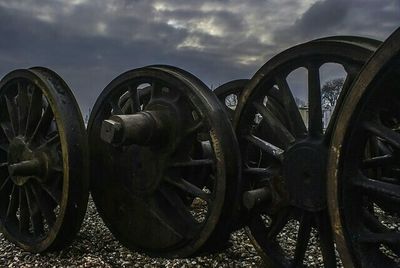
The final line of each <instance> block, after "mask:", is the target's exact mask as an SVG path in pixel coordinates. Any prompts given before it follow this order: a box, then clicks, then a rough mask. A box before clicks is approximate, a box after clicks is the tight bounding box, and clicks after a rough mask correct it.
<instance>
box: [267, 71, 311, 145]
mask: <svg viewBox="0 0 400 268" xmlns="http://www.w3.org/2000/svg"><path fill="white" fill-rule="evenodd" d="M275 82H276V84H277V85H278V87H279V91H280V93H281V97H282V100H283V106H284V108H285V109H286V110H287V114H288V116H289V117H290V118H291V120H289V123H290V126H291V129H292V131H293V133H294V136H295V137H301V136H303V135H304V134H305V133H307V128H306V126H305V125H304V121H303V118H302V117H301V114H300V111H299V108H298V107H297V104H296V102H295V100H294V97H293V94H292V91H291V90H290V87H289V85H288V83H287V81H286V78H285V77H283V76H281V75H278V76H276V77H275Z"/></svg>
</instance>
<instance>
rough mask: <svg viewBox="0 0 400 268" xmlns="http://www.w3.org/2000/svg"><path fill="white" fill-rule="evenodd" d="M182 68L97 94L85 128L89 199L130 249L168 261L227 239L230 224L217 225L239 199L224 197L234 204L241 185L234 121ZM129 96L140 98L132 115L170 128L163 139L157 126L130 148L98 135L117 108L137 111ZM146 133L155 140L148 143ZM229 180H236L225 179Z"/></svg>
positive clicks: (156, 69) (124, 79)
mask: <svg viewBox="0 0 400 268" xmlns="http://www.w3.org/2000/svg"><path fill="white" fill-rule="evenodd" d="M178 70H179V69H177V68H175V67H170V66H151V67H146V68H141V69H136V70H132V71H129V72H127V73H125V74H122V75H121V76H119V77H118V78H116V79H115V80H114V81H113V82H111V83H110V84H109V85H108V86H107V87H106V89H105V90H104V91H103V93H102V94H101V95H100V97H99V99H98V100H97V102H96V105H95V108H94V109H93V112H92V114H91V118H90V120H89V127H88V129H89V130H88V131H89V137H90V148H91V150H92V160H91V161H92V164H91V165H92V178H93V179H92V181H91V184H92V194H93V199H94V201H95V204H96V206H97V208H98V210H99V213H100V215H101V216H102V218H103V220H104V221H105V223H106V224H107V226H108V227H109V229H110V230H111V231H112V232H113V234H114V235H115V236H116V237H117V239H119V240H120V241H121V242H122V243H124V244H125V245H127V246H128V247H130V248H134V249H138V250H142V251H145V252H146V253H148V254H151V255H157V256H166V257H173V256H179V257H182V256H188V255H191V254H194V253H196V252H198V251H199V250H200V249H202V248H204V247H207V246H208V245H210V247H211V244H210V241H214V240H215V239H216V237H218V236H223V234H218V232H219V231H221V232H222V233H226V234H225V235H228V234H229V231H230V227H229V223H227V222H226V221H224V223H226V224H228V226H225V228H226V230H219V229H221V228H222V226H221V227H218V226H219V225H221V223H220V222H219V221H220V218H225V217H224V214H227V215H226V218H230V216H228V215H230V214H231V213H233V212H232V211H233V210H235V209H237V208H236V207H235V206H237V202H238V201H236V202H233V203H227V202H225V200H226V199H227V198H230V200H234V198H232V195H237V193H238V190H235V189H234V188H236V187H239V186H237V185H239V179H238V178H237V174H235V172H237V167H238V166H239V165H238V163H237V159H236V156H228V154H227V150H228V148H229V146H227V145H228V144H229V145H231V146H232V148H233V150H235V146H236V148H237V144H235V142H236V141H235V139H234V134H233V130H232V128H231V127H230V124H229V120H228V119H227V117H226V115H225V114H224V113H222V111H221V110H220V109H222V108H219V107H220V106H219V104H218V100H217V99H216V98H215V97H214V96H213V95H212V93H211V92H210V90H209V89H208V88H206V87H205V86H204V85H203V84H202V83H200V82H199V80H197V79H194V78H193V76H190V75H187V73H186V72H184V71H182V72H179V71H178ZM141 85H147V89H148V90H150V92H148V93H147V94H150V97H149V98H148V102H146V101H143V98H142V97H141V93H140V89H139V90H138V88H140V87H141ZM128 86H130V88H129V90H128ZM128 91H130V92H132V93H131V94H130V95H131V96H138V97H136V98H135V99H133V100H132V101H131V103H137V105H136V109H135V110H134V113H133V114H134V115H135V116H147V115H148V114H150V116H151V117H153V118H155V121H156V122H162V124H165V125H164V126H163V127H161V128H162V130H161V132H162V135H159V134H157V133H159V132H158V127H156V128H157V131H155V132H154V133H155V134H154V136H151V135H152V134H149V133H150V132H147V133H146V132H142V133H139V135H136V134H135V135H136V136H135V138H134V139H135V140H134V141H132V142H128V143H127V144H125V145H110V144H107V143H105V142H104V141H103V140H102V139H101V135H100V133H101V131H103V130H104V129H103V128H104V127H103V128H102V124H103V120H105V119H109V118H110V120H111V119H113V118H114V119H115V116H114V117H110V115H111V114H112V111H117V113H119V114H130V113H132V109H131V110H129V109H128V110H125V109H124V108H123V105H124V104H123V101H121V96H123V95H124V94H126V92H128ZM143 96H145V94H143ZM110 103H114V104H110ZM118 103H120V105H122V108H121V107H119V105H118ZM213 109H214V111H213ZM114 115H115V114H114ZM121 118H122V117H121ZM145 120H147V119H145ZM135 122H138V121H137V120H136V121H135ZM217 122H219V125H218V124H217ZM146 124H147V123H146ZM151 124H153V123H151ZM138 128H140V126H138ZM171 131H172V132H171ZM151 133H153V132H151ZM144 134H146V135H147V134H148V135H149V136H151V137H150V139H149V140H148V139H147V137H146V140H143V139H142V138H143V137H145V135H144ZM222 136H224V137H223V138H224V140H222ZM103 139H104V138H103ZM161 140H162V142H160V141H161ZM204 147H207V148H208V149H207V148H206V149H205V148H204ZM229 149H231V148H229ZM204 151H207V154H203V152H204ZM199 152H200V155H199ZM96 156H98V157H96ZM132 161H133V162H132ZM132 163H133V164H132ZM150 163H156V164H155V165H153V166H152V165H150ZM99 167H100V168H99ZM228 168H231V169H233V170H231V171H230V170H228ZM110 172H111V173H110ZM132 174H133V175H132ZM134 174H139V175H134ZM193 174H194V175H193ZM132 176H133V178H132ZM228 176H229V178H231V177H230V176H232V178H233V181H232V182H227V181H226V177H228ZM110 177H111V178H113V180H114V181H112V180H110V179H109V178H110ZM205 178H207V180H206V181H204V179H205ZM146 181H147V182H149V183H147V184H146V183H145V182H146ZM232 187H234V188H232ZM205 188H207V189H205ZM110 200H113V202H112V203H113V205H112V204H110ZM121 207H122V208H123V209H121ZM117 208H119V209H117ZM202 209H203V211H200V210H202ZM204 210H205V211H204ZM225 210H226V211H229V213H228V212H224V211H225ZM192 213H193V214H194V215H197V216H195V217H194V216H193V215H192ZM116 218H122V220H118V221H116V220H115V219H116ZM144 235H145V236H146V237H145V238H144V237H143V236H144ZM214 242H217V241H214Z"/></svg>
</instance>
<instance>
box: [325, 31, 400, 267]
mask: <svg viewBox="0 0 400 268" xmlns="http://www.w3.org/2000/svg"><path fill="white" fill-rule="evenodd" d="M399 44H400V29H398V30H397V31H396V32H395V33H393V34H392V35H391V37H389V38H388V39H387V40H386V41H385V42H384V43H383V45H382V46H381V47H380V48H379V50H378V51H377V52H376V53H375V54H374V55H373V57H372V58H371V59H370V60H369V61H368V63H367V64H366V65H365V66H364V68H363V70H362V71H361V72H360V74H359V76H358V77H357V79H356V80H355V82H354V84H353V86H352V87H351V89H350V91H349V94H348V97H347V98H346V100H345V102H344V104H343V105H342V108H341V111H340V112H339V115H338V120H337V122H336V125H335V131H334V134H333V138H332V144H331V149H330V151H329V162H328V167H329V168H328V189H329V192H328V205H329V212H330V216H331V220H332V224H333V226H334V230H335V240H336V243H337V248H338V251H339V253H340V256H341V258H342V261H343V264H344V265H345V266H346V267H398V266H399V265H400V239H399V238H400V232H399V226H400V209H399V207H400V206H399V204H400V173H399V170H400V132H399V126H400V112H399V111H400V110H399V104H400V87H399V85H400V79H399V77H400V76H399V74H400V64H399V63H400V46H399Z"/></svg>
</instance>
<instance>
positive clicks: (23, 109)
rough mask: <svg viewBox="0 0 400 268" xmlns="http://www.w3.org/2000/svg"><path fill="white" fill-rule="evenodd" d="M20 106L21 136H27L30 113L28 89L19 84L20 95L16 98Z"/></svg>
mask: <svg viewBox="0 0 400 268" xmlns="http://www.w3.org/2000/svg"><path fill="white" fill-rule="evenodd" d="M16 102H17V106H18V119H19V120H18V121H19V127H18V129H19V134H23V135H25V130H26V123H27V117H28V111H29V98H28V88H27V87H26V86H22V85H21V83H18V95H17V98H16Z"/></svg>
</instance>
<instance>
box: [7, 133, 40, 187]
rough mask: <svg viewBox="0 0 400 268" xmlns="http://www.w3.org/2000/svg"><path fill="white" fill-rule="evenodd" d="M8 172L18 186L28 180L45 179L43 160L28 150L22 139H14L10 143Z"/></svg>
mask: <svg viewBox="0 0 400 268" xmlns="http://www.w3.org/2000/svg"><path fill="white" fill-rule="evenodd" d="M8 172H9V174H10V176H11V180H12V181H13V182H14V183H15V184H16V185H18V186H22V185H24V184H25V183H26V182H27V181H28V180H29V179H30V178H35V179H37V180H39V181H43V178H44V177H45V176H44V175H45V165H44V163H43V158H42V157H40V156H39V155H38V154H37V153H35V152H34V151H33V150H31V148H29V145H28V143H27V142H26V141H25V140H24V138H23V137H16V138H14V139H13V140H12V141H11V142H10V147H9V153H8Z"/></svg>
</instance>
